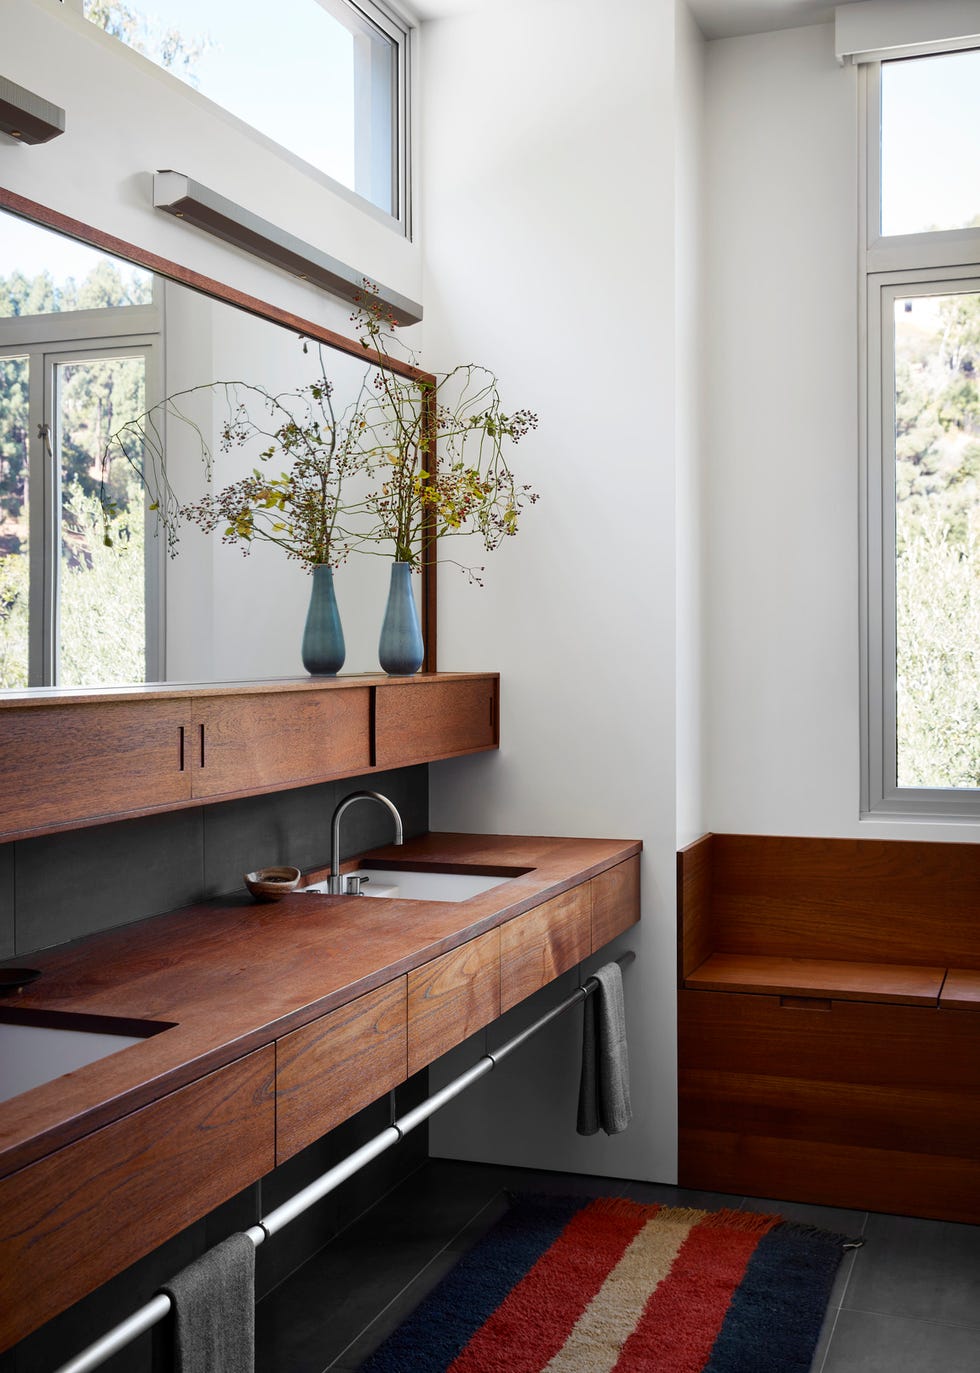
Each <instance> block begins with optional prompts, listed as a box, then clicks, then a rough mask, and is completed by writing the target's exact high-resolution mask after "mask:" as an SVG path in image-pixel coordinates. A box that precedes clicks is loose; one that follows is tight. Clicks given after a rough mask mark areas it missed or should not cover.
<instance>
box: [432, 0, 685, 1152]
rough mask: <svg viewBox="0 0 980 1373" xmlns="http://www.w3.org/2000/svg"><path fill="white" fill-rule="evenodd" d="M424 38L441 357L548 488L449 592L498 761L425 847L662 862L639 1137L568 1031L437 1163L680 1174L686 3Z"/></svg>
mask: <svg viewBox="0 0 980 1373" xmlns="http://www.w3.org/2000/svg"><path fill="white" fill-rule="evenodd" d="M685 32H686V41H687V42H688V43H693V42H694V40H695V38H696V35H695V34H694V33H693V32H692V30H691V29H690V28H689V27H688V28H687V29H686V30H685ZM423 40H424V45H425V47H424V92H423V104H422V147H423V165H422V172H423V177H424V183H423V184H424V193H423V209H424V225H425V243H424V255H425V278H424V288H425V295H426V302H427V311H428V313H427V319H426V345H427V360H428V362H429V365H431V366H434V367H437V368H438V367H442V366H445V365H446V364H448V363H450V362H452V361H454V360H456V359H459V358H470V357H475V358H477V359H478V360H481V361H485V362H486V363H488V364H489V365H491V366H492V367H494V368H495V369H496V370H497V371H498V372H499V374H500V376H501V379H502V383H503V392H504V396H505V401H506V403H507V404H508V405H528V406H530V407H531V408H533V409H535V410H537V411H538V412H539V414H540V418H541V423H540V428H539V430H538V431H537V433H536V434H535V435H533V436H532V437H531V438H529V439H528V440H527V441H526V443H525V444H522V445H521V447H520V448H518V449H517V450H516V452H515V454H514V460H515V464H516V465H517V467H518V469H519V471H520V473H521V475H522V476H523V477H526V479H527V480H529V481H531V482H532V484H533V485H534V486H535V487H536V488H537V489H538V490H539V491H540V492H541V502H540V504H539V505H538V506H537V507H535V508H534V509H533V510H532V511H531V512H530V513H529V514H528V515H527V517H526V520H525V523H524V528H523V530H522V532H521V534H520V535H519V537H518V538H517V539H516V540H514V541H513V543H512V544H508V545H507V546H506V547H505V548H503V549H501V550H500V551H499V552H498V553H496V554H495V555H494V556H493V557H492V558H491V559H490V560H489V563H488V569H487V577H486V586H485V588H484V589H482V590H480V589H473V588H470V587H468V586H467V585H466V583H465V582H464V580H463V579H461V578H457V577H454V575H453V573H452V571H451V570H447V571H446V572H444V573H443V574H442V580H441V582H440V629H439V633H440V652H441V654H442V666H444V667H446V668H478V667H487V668H499V669H500V671H501V674H502V721H501V738H502V746H501V751H500V755H499V757H491V758H481V759H474V760H463V761H459V762H458V763H454V764H446V765H440V767H438V768H434V769H433V770H432V775H431V782H430V786H431V796H432V825H433V828H434V829H462V830H473V831H477V830H490V831H496V832H505V833H506V832H507V831H508V830H510V831H512V832H517V833H536V834H570V835H574V834H595V835H614V836H621V837H637V838H641V839H642V840H643V842H644V865H643V924H642V926H641V928H640V929H639V930H638V931H636V932H633V933H631V934H630V935H629V936H628V937H626V938H624V939H623V940H622V941H621V943H622V944H624V945H630V946H633V947H636V948H637V949H638V950H639V951H640V954H641V956H640V959H639V961H638V963H637V964H636V965H635V966H634V967H633V968H632V969H631V970H630V971H629V973H628V974H627V978H628V1000H629V1008H630V1019H629V1029H630V1035H631V1043H632V1046H633V1064H634V1074H633V1092H634V1105H635V1108H636V1120H635V1123H634V1125H633V1127H632V1128H631V1129H630V1130H629V1131H627V1132H626V1133H625V1134H624V1135H621V1136H618V1137H616V1138H614V1139H607V1138H606V1137H605V1136H601V1137H596V1138H595V1139H591V1140H582V1139H580V1138H578V1137H577V1136H576V1134H575V1132H574V1121H575V1089H576V1081H577V1062H578V1054H577V1044H576V1036H577V1033H578V1026H577V1020H578V1017H577V1016H569V1017H567V1018H566V1020H564V1021H562V1022H560V1023H559V1024H557V1025H556V1026H555V1027H553V1032H552V1033H550V1034H548V1035H545V1036H543V1037H542V1038H541V1039H540V1040H538V1041H536V1042H535V1043H534V1044H533V1045H529V1046H528V1047H527V1048H525V1049H524V1050H523V1051H522V1055H521V1062H520V1064H517V1063H516V1062H514V1061H512V1065H513V1066H511V1067H509V1068H508V1070H507V1071H506V1072H502V1073H501V1075H500V1076H499V1078H497V1080H493V1081H488V1082H487V1083H486V1084H485V1090H482V1088H483V1086H484V1084H481V1087H480V1088H478V1089H476V1090H475V1091H473V1092H470V1093H468V1094H467V1097H466V1102H465V1104H462V1103H461V1104H460V1106H459V1107H458V1109H457V1108H451V1109H450V1110H449V1111H447V1112H445V1113H444V1114H443V1115H441V1116H440V1117H438V1118H437V1119H436V1121H435V1122H434V1124H433V1135H432V1138H433V1148H434V1150H435V1151H436V1152H437V1153H440V1152H445V1153H453V1154H457V1155H463V1156H467V1157H476V1158H493V1159H497V1160H500V1161H507V1162H515V1163H523V1164H528V1165H539V1166H543V1167H548V1168H573V1169H583V1170H587V1171H592V1172H596V1173H606V1174H614V1175H624V1176H634V1177H647V1178H651V1177H656V1178H661V1179H669V1178H670V1177H672V1176H673V1173H674V1168H675V1157H674V1152H675V1141H674V1135H675V1088H674V1057H675V1035H674V1004H675V1001H674V984H675V941H674V923H675V916H674V851H675V846H676V833H675V740H674V726H675V666H676V664H675V642H674V641H675V554H676V549H675V486H676V471H675V406H676V397H675V361H674V358H675V332H676V328H675V287H674V264H675V242H674V239H675V190H674V175H675V167H674V162H675V148H674V133H675V117H676V104H675V102H678V97H677V93H676V91H675V61H674V41H675V26H674V0H653V2H652V3H644V4H642V5H641V4H637V3H635V0H611V3H607V4H606V5H604V6H603V7H602V8H601V10H599V9H597V8H596V7H595V5H594V4H592V3H587V2H586V0H533V3H528V0H524V3H518V4H495V5H493V6H492V7H487V8H486V9H484V10H483V11H481V12H477V13H472V14H467V15H464V16H460V17H458V18H454V19H448V20H444V21H439V22H434V23H431V24H427V25H426V26H425V27H424V30H423ZM694 65H695V64H694V63H691V62H689V63H688V64H687V67H693V66H694ZM692 79H693V78H692ZM692 98H693V97H692ZM686 99H687V97H686V96H685V98H684V100H682V101H679V103H681V104H684V103H686ZM686 214H687V210H685V215H686ZM686 270H687V269H686ZM685 279H687V276H686V277H685ZM689 294H690V293H689V292H685V295H686V296H687V295H689ZM688 448H689V445H688V444H687V442H686V441H685V451H687V450H688ZM528 1013H529V1011H528V1010H527V1008H525V1009H523V1010H522V1011H521V1013H520V1014H521V1015H523V1016H524V1017H525V1019H526V1017H527V1014H528ZM518 1018H519V1017H518ZM501 1033H503V1030H502V1031H501ZM463 1057H465V1054H464V1055H463ZM495 1078H496V1075H495Z"/></svg>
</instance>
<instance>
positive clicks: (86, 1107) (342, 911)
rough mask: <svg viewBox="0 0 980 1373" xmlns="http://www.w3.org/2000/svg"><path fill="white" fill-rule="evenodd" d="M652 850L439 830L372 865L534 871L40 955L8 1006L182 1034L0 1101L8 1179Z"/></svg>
mask: <svg viewBox="0 0 980 1373" xmlns="http://www.w3.org/2000/svg"><path fill="white" fill-rule="evenodd" d="M640 848H641V845H640V843H639V842H638V841H635V840H616V839H566V838H541V837H537V836H523V835H475V834H427V835H424V836H422V837H421V838H419V839H414V840H408V841H407V842H406V843H405V844H404V845H403V846H402V847H401V848H395V847H393V846H392V847H389V848H385V849H377V850H375V851H373V853H372V855H371V857H372V858H375V859H380V858H383V859H389V860H392V861H394V862H397V865H398V866H408V865H409V864H412V863H416V864H417V863H423V864H432V863H441V864H447V865H454V864H458V865H462V866H465V867H477V868H479V867H492V868H525V869H528V870H529V871H527V872H526V873H525V874H524V875H523V876H520V877H515V878H513V879H511V880H510V881H508V882H507V884H506V885H503V886H500V887H497V888H494V889H493V890H491V891H487V892H483V893H481V894H479V895H477V896H473V897H470V898H469V899H468V900H466V901H460V902H444V901H408V900H397V899H396V900H382V899H371V898H368V897H350V896H323V895H317V894H304V893H303V892H296V893H294V894H292V895H290V896H287V897H285V898H284V899H283V900H282V901H279V902H276V903H273V904H268V905H259V904H257V903H255V902H254V901H253V900H252V899H251V897H249V896H246V895H243V896H241V897H238V896H235V897H231V898H225V899H223V900H222V899H219V900H216V901H209V902H205V903H202V904H200V905H196V906H189V907H187V908H185V909H183V910H178V911H173V912H171V913H170V914H168V915H159V916H153V917H152V918H150V919H147V920H142V921H138V922H136V923H135V924H132V925H124V926H121V927H120V928H118V929H115V930H110V931H106V932H105V933H102V934H97V935H92V936H90V937H88V938H86V939H83V940H79V941H77V942H76V943H74V944H68V945H62V946H59V947H57V948H54V949H51V950H47V951H42V952H41V953H37V954H32V955H31V956H30V957H29V959H27V960H25V961H26V962H27V963H29V964H30V966H31V967H35V968H39V969H41V972H42V974H43V975H42V977H41V979H40V980H39V981H38V982H36V983H34V984H32V985H31V986H30V987H27V988H25V989H24V990H23V991H22V992H20V993H19V994H17V995H13V996H6V997H3V998H2V999H0V1010H3V1011H7V1010H13V1011H22V1010H24V1011H26V1010H32V1011H44V1012H52V1013H59V1012H60V1013H64V1012H68V1013H74V1014H84V1015H88V1016H108V1017H121V1018H124V1019H131V1020H139V1021H154V1022H164V1023H166V1024H168V1025H169V1026H170V1027H171V1028H168V1029H166V1030H164V1031H163V1032H161V1033H159V1034H155V1035H153V1036H152V1037H151V1038H148V1039H146V1040H144V1041H143V1042H142V1043H140V1044H136V1045H133V1046H132V1047H130V1048H127V1049H123V1050H121V1051H120V1052H118V1053H115V1054H112V1055H110V1056H109V1057H107V1058H104V1059H101V1060H100V1061H99V1062H97V1063H92V1064H89V1065H88V1066H87V1067H84V1068H80V1069H77V1070H76V1071H75V1072H72V1073H70V1074H67V1075H66V1076H63V1077H60V1078H57V1079H55V1080H54V1081H52V1082H48V1083H44V1084H43V1085H41V1086H39V1087H35V1088H33V1089H32V1090H31V1091H29V1092H24V1093H22V1094H21V1095H19V1096H16V1097H13V1098H12V1099H11V1100H9V1101H7V1102H3V1103H0V1177H3V1176H6V1175H7V1174H9V1173H12V1172H14V1171H15V1170H16V1169H18V1168H22V1167H24V1166H25V1165H26V1164H28V1163H31V1162H33V1161H34V1160H35V1159H38V1158H41V1157H43V1156H44V1155H46V1154H48V1153H50V1152H51V1151H52V1150H54V1149H57V1148H60V1147H62V1146H63V1145H65V1144H68V1143H69V1142H71V1141H72V1140H75V1139H79V1138H81V1137H82V1136H83V1135H86V1134H88V1133H89V1132H90V1131H92V1130H95V1129H98V1128H100V1127H102V1126H104V1125H106V1124H108V1123H109V1122H111V1121H113V1120H117V1119H119V1118H120V1117H122V1116H124V1115H127V1114H129V1113H130V1112H131V1111H134V1110H137V1109H138V1108H139V1107H141V1106H145V1105H147V1104H148V1103H149V1102H152V1101H156V1100H158V1099H159V1098H160V1097H163V1096H165V1095H166V1094H167V1093H169V1092H172V1091H174V1090H176V1089H177V1088H178V1087H182V1086H184V1085H186V1084H187V1083H189V1082H193V1081H195V1080H196V1079H198V1078H200V1077H202V1076H203V1075H204V1074H205V1073H207V1072H211V1071H213V1070H214V1069H215V1068H218V1067H221V1066H222V1065H224V1064H226V1063H230V1062H232V1061H233V1060H235V1059H237V1058H240V1057H241V1056H242V1055H243V1054H246V1053H249V1052H251V1051H252V1050H253V1049H257V1048H259V1047H260V1046H261V1045H264V1044H269V1043H271V1042H272V1041H273V1040H275V1039H277V1038H279V1037H281V1036H282V1035H283V1034H286V1033H288V1032H289V1031H291V1030H295V1029H297V1028H298V1027H299V1026H301V1025H305V1024H307V1023H308V1022H309V1021H311V1020H315V1019H316V1018H317V1017H319V1016H321V1015H324V1014H325V1013H326V1012H328V1011H330V1010H333V1009H334V1008H335V1007H337V1006H340V1005H343V1004H344V1003H345V1002H348V1001H352V1000H353V999H354V998H355V997H357V996H361V995H363V993H365V992H367V991H370V990H371V989H372V988H374V987H378V986H381V985H383V984H384V983H386V982H390V981H391V980H392V979H393V978H395V977H398V976H399V975H401V974H402V973H405V972H408V971H409V970H410V969H412V968H416V967H419V966H420V965H421V964H423V963H427V962H428V961H429V960H430V959H432V958H436V957H438V955H440V954H442V953H446V952H447V951H448V950H450V949H453V948H456V947H458V946H459V945H460V944H463V943H465V942H466V941H467V940H469V939H473V938H475V937H476V936H477V935H479V934H482V933H483V932H484V931H485V930H489V929H492V928H493V927H494V926H495V925H499V924H501V923H502V922H503V921H505V920H509V919H511V918H512V917H513V916H516V915H520V914H521V913H522V912H523V911H526V910H529V909H531V908H532V907H534V906H537V905H540V904H541V903H542V902H543V901H547V900H549V899H550V898H551V897H553V896H557V895H558V894H559V893H560V892H563V891H566V890H567V889H568V888H569V887H573V886H576V885H578V884H579V883H580V882H584V881H587V880H588V879H589V878H591V877H594V876H595V875H596V874H597V873H600V872H602V871H604V870H605V869H607V868H610V867H613V866H615V865H616V864H617V863H621V862H624V861H625V860H626V859H627V858H630V857H632V856H633V855H634V854H637V853H639V851H640ZM358 861H359V862H365V861H367V855H362V856H361V858H360V859H359V860H358ZM346 866H348V867H350V866H353V865H352V864H348V865H346ZM8 962H9V963H11V964H12V963H13V962H14V960H8Z"/></svg>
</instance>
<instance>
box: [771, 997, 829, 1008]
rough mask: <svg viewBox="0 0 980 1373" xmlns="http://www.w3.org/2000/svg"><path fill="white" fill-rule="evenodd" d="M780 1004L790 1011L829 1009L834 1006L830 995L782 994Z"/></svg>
mask: <svg viewBox="0 0 980 1373" xmlns="http://www.w3.org/2000/svg"><path fill="white" fill-rule="evenodd" d="M779 1004H780V1006H781V1007H782V1008H783V1010H789V1011H829V1010H831V1009H832V1007H833V1002H832V1001H831V999H830V997H829V996H781V997H780V998H779Z"/></svg>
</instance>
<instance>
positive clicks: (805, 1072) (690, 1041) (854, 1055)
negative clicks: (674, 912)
mask: <svg viewBox="0 0 980 1373" xmlns="http://www.w3.org/2000/svg"><path fill="white" fill-rule="evenodd" d="M679 1010H680V1023H679V1030H680V1038H679V1064H680V1075H679V1076H680V1081H679V1092H680V1102H679V1112H680V1121H679V1124H680V1163H679V1170H680V1182H681V1185H682V1186H685V1187H699V1188H710V1189H712V1190H717V1191H726V1192H736V1193H737V1192H742V1193H747V1194H749V1195H752V1196H772V1195H776V1196H784V1197H786V1198H788V1199H791V1200H802V1201H819V1202H822V1203H824V1204H828V1205H838V1206H856V1207H860V1208H861V1209H871V1210H880V1211H899V1212H904V1213H906V1214H909V1215H930V1216H938V1217H945V1218H948V1219H951V1220H964V1221H967V1220H968V1221H972V1222H974V1223H975V1222H977V1221H980V1017H977V1016H975V1015H972V1014H971V1013H970V1012H969V1011H955V1010H940V1009H937V1008H935V1007H926V1006H900V1005H884V1004H861V1003H857V1002H845V1001H834V1000H832V999H821V998H806V997H796V996H793V997H779V996H755V995H743V994H739V993H724V992H699V991H682V992H681V993H680V1002H679Z"/></svg>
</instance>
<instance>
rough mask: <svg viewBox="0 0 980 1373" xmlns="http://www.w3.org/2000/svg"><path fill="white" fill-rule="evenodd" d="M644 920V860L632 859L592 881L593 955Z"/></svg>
mask: <svg viewBox="0 0 980 1373" xmlns="http://www.w3.org/2000/svg"><path fill="white" fill-rule="evenodd" d="M639 918H640V859H639V857H638V856H637V857H635V858H628V859H627V860H626V862H625V863H619V864H618V865H617V866H616V867H615V868H609V869H608V871H606V872H604V873H601V874H600V875H599V876H598V877H596V878H594V879H593V882H592V949H593V952H595V950H597V949H601V948H602V947H603V946H604V945H605V944H608V943H609V941H610V940H611V939H615V938H616V936H617V935H618V934H622V933H623V932H624V930H628V929H629V927H630V926H631V925H635V924H636V922H637V921H638V920H639Z"/></svg>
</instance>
